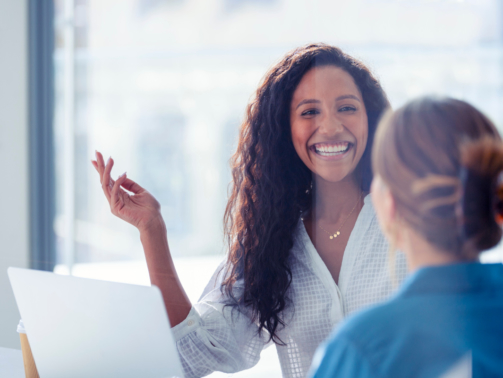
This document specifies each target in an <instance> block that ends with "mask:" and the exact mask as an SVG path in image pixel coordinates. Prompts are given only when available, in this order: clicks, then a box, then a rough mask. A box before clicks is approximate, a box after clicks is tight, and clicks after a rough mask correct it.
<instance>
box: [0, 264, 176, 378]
mask: <svg viewBox="0 0 503 378" xmlns="http://www.w3.org/2000/svg"><path fill="white" fill-rule="evenodd" d="M8 274H9V279H10V282H11V285H12V289H13V291H14V296H15V297H16V302H17V305H18V308H19V312H20V313H21V318H22V319H23V322H24V326H25V329H26V334H27V336H28V341H29V342H30V346H31V350H32V352H33V357H34V359H35V364H36V365H37V369H38V372H39V374H40V376H41V377H42V378H44V377H53V378H59V377H61V378H68V377H73V378H80V377H82V378H84V377H85V378H89V377H107V378H110V377H122V378H128V377H131V378H133V377H134V378H138V377H142V378H144V377H145V378H147V377H152V378H154V377H155V378H161V377H183V375H182V367H181V363H180V360H179V356H178V351H177V349H176V345H175V341H174V339H173V335H172V333H171V327H170V324H169V319H168V315H167V313H166V309H165V307H164V302H163V300H162V296H161V292H160V290H159V289H158V288H157V287H155V286H139V285H130V284H121V283H116V282H107V281H98V280H92V279H87V278H78V277H73V276H62V275H57V274H54V273H49V272H42V271H36V270H29V269H20V268H9V269H8Z"/></svg>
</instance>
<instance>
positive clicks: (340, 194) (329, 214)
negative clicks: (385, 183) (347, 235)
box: [312, 177, 362, 223]
mask: <svg viewBox="0 0 503 378" xmlns="http://www.w3.org/2000/svg"><path fill="white" fill-rule="evenodd" d="M314 181H315V182H314V187H315V190H314V196H313V207H312V209H313V210H312V213H313V214H312V215H313V218H314V219H318V220H319V219H323V220H324V221H325V222H326V223H338V222H339V220H340V219H341V217H344V216H347V215H348V214H349V213H350V212H351V211H352V210H353V209H354V208H355V207H358V204H359V202H360V200H361V198H362V190H361V189H360V186H359V185H358V184H357V183H356V182H355V180H354V178H353V177H348V178H347V179H345V180H342V181H339V182H329V181H326V180H324V179H322V178H321V177H315V178H314ZM360 206H361V204H360ZM358 210H360V209H358ZM314 219H313V220H314Z"/></svg>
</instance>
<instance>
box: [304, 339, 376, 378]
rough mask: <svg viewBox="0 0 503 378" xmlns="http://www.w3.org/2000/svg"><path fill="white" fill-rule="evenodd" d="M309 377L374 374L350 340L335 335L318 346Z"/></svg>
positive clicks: (357, 377)
mask: <svg viewBox="0 0 503 378" xmlns="http://www.w3.org/2000/svg"><path fill="white" fill-rule="evenodd" d="M309 377H310V378H332V377H353V378H371V377H375V374H374V372H373V370H372V367H371V365H370V363H369V361H368V360H367V358H365V356H364V355H363V353H361V351H360V350H359V348H358V347H357V346H356V345H354V344H353V343H352V342H351V340H349V339H347V338H345V337H337V338H335V339H333V340H332V341H331V342H329V343H325V344H322V345H321V346H320V347H319V348H318V350H317V352H316V354H315V356H314V359H313V364H312V366H311V370H310V373H309Z"/></svg>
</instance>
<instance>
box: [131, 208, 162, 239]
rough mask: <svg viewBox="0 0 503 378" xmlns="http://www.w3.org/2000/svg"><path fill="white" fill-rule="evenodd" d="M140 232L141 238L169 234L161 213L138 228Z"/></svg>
mask: <svg viewBox="0 0 503 378" xmlns="http://www.w3.org/2000/svg"><path fill="white" fill-rule="evenodd" d="M138 231H140V237H141V236H143V235H145V236H147V235H152V234H159V233H160V234H164V235H165V234H166V232H167V230H166V224H165V223H164V219H163V218H162V215H161V214H160V213H159V214H158V215H156V216H154V217H153V218H152V219H150V220H149V221H148V222H146V223H145V224H144V225H142V226H140V227H138Z"/></svg>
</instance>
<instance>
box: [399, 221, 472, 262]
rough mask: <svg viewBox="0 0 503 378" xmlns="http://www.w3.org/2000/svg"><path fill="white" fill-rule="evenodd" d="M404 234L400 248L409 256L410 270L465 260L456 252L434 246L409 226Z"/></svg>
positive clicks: (404, 230) (403, 231)
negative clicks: (445, 250) (455, 253)
mask: <svg viewBox="0 0 503 378" xmlns="http://www.w3.org/2000/svg"><path fill="white" fill-rule="evenodd" d="M402 235H403V237H402V238H403V239H402V240H403V241H402V243H400V244H401V246H400V245H399V248H400V249H401V250H402V251H403V252H404V254H405V256H406V257H407V265H408V268H409V271H410V272H414V271H416V270H418V269H420V268H424V267H427V266H438V265H449V264H455V263H459V262H463V261H464V260H463V259H461V258H460V257H458V256H456V255H454V254H451V253H448V252H444V251H442V250H440V249H438V248H436V247H434V246H432V245H431V244H430V243H428V241H426V240H425V239H424V238H423V237H421V236H420V235H418V234H417V233H416V232H415V231H413V230H411V229H410V228H408V227H407V228H406V229H403V230H402Z"/></svg>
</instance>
